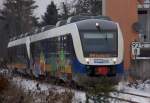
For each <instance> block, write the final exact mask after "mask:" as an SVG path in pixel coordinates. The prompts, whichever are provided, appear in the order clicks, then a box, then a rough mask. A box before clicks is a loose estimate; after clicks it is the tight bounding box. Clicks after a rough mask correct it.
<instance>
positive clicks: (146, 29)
mask: <svg viewBox="0 0 150 103" xmlns="http://www.w3.org/2000/svg"><path fill="white" fill-rule="evenodd" d="M138 20H139V24H140V30H139V32H140V35H139V36H140V41H144V42H150V0H144V2H143V4H142V5H141V4H139V5H138Z"/></svg>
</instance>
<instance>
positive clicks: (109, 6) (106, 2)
mask: <svg viewBox="0 0 150 103" xmlns="http://www.w3.org/2000/svg"><path fill="white" fill-rule="evenodd" d="M142 1H143V0H102V6H103V10H102V12H103V15H105V16H109V17H111V19H112V20H114V21H116V22H119V24H120V26H121V29H122V32H123V35H124V41H125V42H124V44H125V56H124V57H125V59H124V67H125V69H126V70H128V69H129V68H130V67H131V60H132V58H131V44H132V42H133V41H139V33H138V32H137V31H136V30H135V29H134V25H135V24H137V23H138V13H137V11H138V9H137V6H138V4H139V3H142Z"/></svg>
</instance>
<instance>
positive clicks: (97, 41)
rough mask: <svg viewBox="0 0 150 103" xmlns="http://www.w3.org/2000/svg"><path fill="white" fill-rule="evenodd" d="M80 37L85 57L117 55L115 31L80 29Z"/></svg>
mask: <svg viewBox="0 0 150 103" xmlns="http://www.w3.org/2000/svg"><path fill="white" fill-rule="evenodd" d="M80 37H81V42H82V48H83V52H84V56H85V57H91V55H96V57H103V56H105V57H117V53H118V51H117V48H118V42H117V40H118V39H117V31H96V30H94V31H81V32H80Z"/></svg>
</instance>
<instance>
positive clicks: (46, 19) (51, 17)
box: [42, 1, 58, 25]
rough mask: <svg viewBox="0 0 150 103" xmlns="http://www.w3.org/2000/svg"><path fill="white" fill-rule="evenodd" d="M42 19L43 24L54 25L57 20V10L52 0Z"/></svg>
mask: <svg viewBox="0 0 150 103" xmlns="http://www.w3.org/2000/svg"><path fill="white" fill-rule="evenodd" d="M42 19H43V23H42V24H43V25H55V24H56V22H57V20H58V10H57V8H56V5H55V4H54V2H53V1H52V2H51V4H50V5H48V7H47V11H46V12H45V14H44V16H43V17H42Z"/></svg>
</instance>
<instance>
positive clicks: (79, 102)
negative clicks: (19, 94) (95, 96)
mask: <svg viewBox="0 0 150 103" xmlns="http://www.w3.org/2000/svg"><path fill="white" fill-rule="evenodd" d="M13 83H15V84H17V85H18V86H20V87H22V88H24V89H25V91H29V90H30V91H32V92H39V90H38V88H37V83H38V82H37V81H35V80H28V79H24V78H20V77H15V78H13ZM39 87H40V92H41V91H44V92H45V93H46V94H47V93H48V91H49V90H54V91H56V92H59V93H61V92H64V91H65V90H66V89H67V88H64V87H61V86H56V85H51V84H48V83H40V84H39ZM72 91H73V92H74V98H73V100H72V103H85V101H86V98H85V93H84V92H79V91H74V90H72Z"/></svg>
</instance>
